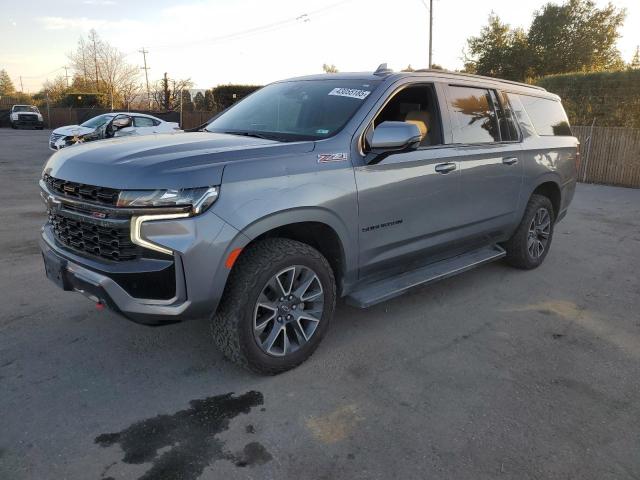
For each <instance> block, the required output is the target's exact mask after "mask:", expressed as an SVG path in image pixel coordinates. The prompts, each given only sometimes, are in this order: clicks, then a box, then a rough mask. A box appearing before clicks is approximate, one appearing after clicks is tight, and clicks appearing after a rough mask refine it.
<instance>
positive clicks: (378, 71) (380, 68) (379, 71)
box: [373, 63, 393, 76]
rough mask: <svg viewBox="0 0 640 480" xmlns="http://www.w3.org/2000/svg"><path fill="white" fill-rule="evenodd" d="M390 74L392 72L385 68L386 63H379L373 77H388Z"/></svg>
mask: <svg viewBox="0 0 640 480" xmlns="http://www.w3.org/2000/svg"><path fill="white" fill-rule="evenodd" d="M390 73H393V70H392V69H390V68H389V67H387V64H386V63H381V64H380V65H378V68H376V71H375V72H373V74H374V75H380V76H382V75H389V74H390Z"/></svg>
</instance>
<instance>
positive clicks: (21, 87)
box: [20, 75, 24, 93]
mask: <svg viewBox="0 0 640 480" xmlns="http://www.w3.org/2000/svg"><path fill="white" fill-rule="evenodd" d="M20 92H21V93H24V87H23V86H22V75H20Z"/></svg>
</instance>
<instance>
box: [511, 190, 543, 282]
mask: <svg viewBox="0 0 640 480" xmlns="http://www.w3.org/2000/svg"><path fill="white" fill-rule="evenodd" d="M554 223H555V216H554V212H553V205H552V204H551V201H550V200H549V199H548V198H547V197H545V196H542V195H537V194H536V195H531V198H530V199H529V203H528V204H527V208H526V209H525V211H524V215H523V217H522V221H521V222H520V225H519V226H518V229H517V230H516V231H515V233H514V234H513V236H512V237H511V238H510V239H509V240H508V241H507V242H506V243H505V244H504V247H505V250H506V251H507V257H506V259H507V262H508V263H509V264H510V265H512V266H514V267H517V268H523V269H527V270H529V269H532V268H536V267H538V266H540V264H542V262H543V261H544V259H545V257H546V256H547V253H549V247H550V246H551V239H552V238H553V227H554Z"/></svg>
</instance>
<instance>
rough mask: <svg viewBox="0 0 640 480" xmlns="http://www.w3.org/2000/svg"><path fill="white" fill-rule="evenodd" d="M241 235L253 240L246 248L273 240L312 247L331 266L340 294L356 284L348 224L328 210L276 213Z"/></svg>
mask: <svg viewBox="0 0 640 480" xmlns="http://www.w3.org/2000/svg"><path fill="white" fill-rule="evenodd" d="M241 232H242V233H243V234H244V235H246V236H247V237H249V238H250V242H249V243H248V244H247V245H246V246H245V247H244V248H247V247H249V246H250V245H251V244H253V243H255V242H258V241H260V240H262V239H265V238H274V237H281V238H288V239H290V240H297V241H299V242H302V243H306V244H307V245H310V246H312V247H313V248H315V249H316V250H318V251H319V252H320V253H322V255H324V257H325V258H326V259H327V261H328V262H329V264H330V265H331V268H332V269H333V272H334V276H335V278H336V282H337V284H338V291H339V292H340V294H344V293H347V291H348V290H349V286H350V285H351V284H352V283H353V282H354V281H355V274H356V272H357V255H356V254H355V252H356V248H355V245H354V243H353V239H352V238H351V236H350V235H349V231H348V229H347V227H346V225H344V223H343V222H342V221H341V220H340V219H339V218H337V217H336V216H335V214H333V213H332V212H330V211H328V210H325V209H322V208H317V207H316V208H298V209H293V210H287V211H284V212H277V213H274V214H271V215H269V216H267V217H264V218H261V219H259V220H257V221H255V222H253V223H252V224H251V225H249V226H247V227H246V228H244V229H242V230H241ZM240 255H242V253H241V254H240Z"/></svg>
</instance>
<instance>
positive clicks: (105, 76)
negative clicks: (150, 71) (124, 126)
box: [68, 30, 140, 110]
mask: <svg viewBox="0 0 640 480" xmlns="http://www.w3.org/2000/svg"><path fill="white" fill-rule="evenodd" d="M68 57H69V60H70V62H71V67H72V69H73V71H74V78H73V84H74V90H76V91H80V92H86V93H89V92H94V93H104V94H106V98H107V99H108V102H109V106H110V107H111V109H112V110H113V109H114V108H115V107H116V106H128V105H129V104H130V103H131V101H132V99H133V97H135V96H136V95H137V94H138V91H139V83H140V82H139V78H140V69H139V68H138V67H137V66H136V65H131V64H129V63H127V61H126V56H125V54H124V53H122V52H121V51H120V50H118V49H117V48H115V47H113V46H111V45H110V44H109V43H107V42H106V41H104V40H102V39H101V38H100V37H99V36H98V34H97V32H96V31H95V30H91V31H90V32H89V34H88V36H87V38H86V39H84V38H80V40H79V41H78V45H77V47H76V51H75V52H72V53H70V54H69V55H68Z"/></svg>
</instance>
